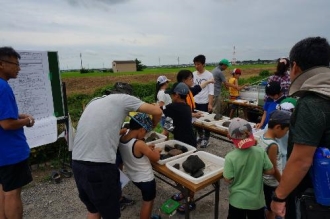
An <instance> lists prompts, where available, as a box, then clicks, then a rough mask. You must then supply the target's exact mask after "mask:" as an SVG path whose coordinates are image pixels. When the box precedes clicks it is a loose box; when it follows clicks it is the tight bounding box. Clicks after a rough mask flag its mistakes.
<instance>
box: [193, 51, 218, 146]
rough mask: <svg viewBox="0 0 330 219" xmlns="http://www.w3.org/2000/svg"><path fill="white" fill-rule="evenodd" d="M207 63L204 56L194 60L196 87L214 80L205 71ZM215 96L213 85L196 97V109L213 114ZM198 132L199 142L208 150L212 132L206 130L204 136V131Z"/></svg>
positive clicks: (199, 130) (198, 130)
mask: <svg viewBox="0 0 330 219" xmlns="http://www.w3.org/2000/svg"><path fill="white" fill-rule="evenodd" d="M205 61H206V58H205V56H204V55H198V56H196V57H195V58H194V65H195V69H196V71H194V72H193V76H194V78H193V79H194V84H195V85H201V84H202V83H203V82H205V81H209V80H213V75H212V73H211V72H209V71H208V70H206V69H205ZM213 94H214V86H213V84H212V83H211V84H208V85H207V86H206V87H205V88H204V89H202V90H201V91H200V92H199V93H198V94H197V95H196V96H195V97H194V98H195V104H196V109H197V110H200V111H204V112H212V107H213ZM197 132H198V136H199V137H198V139H197V142H198V143H199V142H200V144H201V147H202V148H206V147H207V146H208V145H209V138H210V131H208V130H204V135H203V129H197Z"/></svg>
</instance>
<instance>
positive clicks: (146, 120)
mask: <svg viewBox="0 0 330 219" xmlns="http://www.w3.org/2000/svg"><path fill="white" fill-rule="evenodd" d="M129 117H131V119H133V120H134V121H135V122H137V123H139V124H140V125H141V126H142V128H144V129H145V130H146V131H147V132H150V131H151V130H152V121H151V118H150V117H149V116H148V115H147V114H145V113H137V114H135V115H134V116H129Z"/></svg>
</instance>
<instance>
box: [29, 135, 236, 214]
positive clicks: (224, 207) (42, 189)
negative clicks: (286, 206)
mask: <svg viewBox="0 0 330 219" xmlns="http://www.w3.org/2000/svg"><path fill="white" fill-rule="evenodd" d="M199 150H203V151H207V152H210V153H212V154H215V155H218V156H221V157H224V156H225V155H226V154H227V153H228V152H229V151H231V150H232V145H231V144H229V143H226V142H224V141H220V140H217V139H214V138H210V146H209V147H208V148H206V149H199ZM49 173H50V172H49ZM33 175H34V177H40V176H36V173H35V172H33ZM36 181H37V180H36ZM36 181H35V182H33V183H31V184H30V185H29V186H27V187H26V188H24V189H23V192H22V199H23V205H24V218H26V219H39V218H40V219H52V218H63V219H66V218H74V219H81V218H86V209H85V207H84V205H83V204H82V203H81V201H80V200H79V198H78V192H77V189H76V186H75V182H74V179H73V178H64V179H63V180H62V182H61V183H59V184H53V183H51V182H49V181H45V180H44V181H41V182H36ZM156 183H157V197H156V199H155V204H154V211H153V212H154V213H158V208H159V207H160V206H161V204H162V203H163V202H164V201H166V200H167V199H168V198H170V197H171V195H173V194H174V193H175V192H177V191H176V190H175V189H173V188H172V187H170V186H169V185H167V184H166V183H164V182H162V181H161V180H159V179H157V178H156ZM212 188H213V187H211V186H209V187H207V188H205V189H204V190H202V191H200V192H198V193H196V195H195V197H196V198H197V197H198V196H199V195H201V194H203V193H204V192H206V191H210V190H211V189H212ZM220 190H221V191H220V208H219V215H220V219H224V218H226V217H227V211H228V187H227V185H226V183H225V182H224V181H223V180H221V182H220ZM123 194H124V195H126V196H128V197H130V198H132V199H134V200H135V201H136V203H135V204H134V205H132V206H127V207H126V208H125V209H124V210H123V211H122V217H121V218H124V219H126V218H127V219H128V218H132V219H135V218H139V211H140V206H141V201H142V200H141V194H140V191H139V190H138V189H137V188H136V187H135V186H134V185H133V184H132V183H131V182H130V183H128V185H127V186H126V187H125V188H124V190H123ZM213 214H214V193H212V194H211V195H209V196H207V197H205V198H204V199H202V200H200V201H198V202H197V208H196V210H194V211H192V212H191V213H190V218H196V219H197V218H199V219H200V218H204V219H208V218H213ZM163 218H167V217H163ZM172 218H174V219H176V218H184V215H180V214H178V213H177V214H176V215H174V216H173V217H172Z"/></svg>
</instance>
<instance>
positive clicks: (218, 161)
mask: <svg viewBox="0 0 330 219" xmlns="http://www.w3.org/2000/svg"><path fill="white" fill-rule="evenodd" d="M191 155H197V156H198V157H199V158H200V159H201V160H202V161H203V162H204V163H205V168H204V170H203V172H204V175H203V176H201V177H198V178H195V177H192V176H191V175H190V174H189V173H187V172H185V171H184V169H183V167H182V163H183V162H184V161H185V160H187V158H188V157H189V156H191ZM224 163H225V159H224V158H222V157H219V156H216V155H214V154H210V153H208V152H205V151H197V152H195V153H193V154H189V155H186V156H184V157H181V158H179V159H176V160H172V161H170V162H167V163H166V167H167V168H168V169H169V170H171V171H172V172H173V173H175V174H177V175H179V176H181V177H183V178H185V179H187V180H189V181H190V182H192V183H194V184H198V183H201V182H203V181H205V180H207V179H209V178H211V177H213V176H216V175H217V174H219V173H221V172H223V167H224ZM175 164H179V165H180V169H176V168H175V167H173V166H174V165H175Z"/></svg>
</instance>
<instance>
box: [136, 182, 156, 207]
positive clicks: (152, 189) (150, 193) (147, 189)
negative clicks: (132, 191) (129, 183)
mask: <svg viewBox="0 0 330 219" xmlns="http://www.w3.org/2000/svg"><path fill="white" fill-rule="evenodd" d="M133 183H134V185H136V186H137V187H138V188H139V189H140V190H141V194H142V199H143V201H146V202H147V201H152V200H154V199H155V198H156V181H155V179H153V180H151V181H148V182H133Z"/></svg>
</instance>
